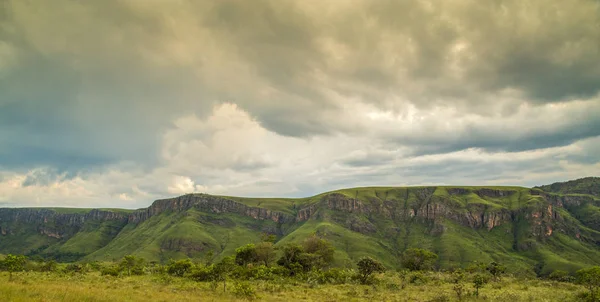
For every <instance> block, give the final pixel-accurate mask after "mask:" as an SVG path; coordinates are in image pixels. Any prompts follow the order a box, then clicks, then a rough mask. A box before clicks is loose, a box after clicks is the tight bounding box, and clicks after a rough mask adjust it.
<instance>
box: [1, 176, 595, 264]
mask: <svg viewBox="0 0 600 302" xmlns="http://www.w3.org/2000/svg"><path fill="white" fill-rule="evenodd" d="M598 188H600V184H599V183H598V178H586V179H582V180H576V181H570V182H567V183H562V184H553V185H549V186H542V187H537V188H534V189H530V188H523V187H453V186H443V187H364V188H352V189H343V190H337V191H332V192H327V193H323V194H319V195H316V196H313V197H308V198H298V199H293V198H241V197H229V196H212V195H206V194H190V195H184V196H180V197H177V198H172V199H164V200H158V201H156V202H154V203H153V205H152V206H150V207H149V208H147V209H140V210H135V211H127V210H115V209H99V210H92V209H65V208H48V209H39V208H38V209H32V208H28V209H0V233H1V235H0V254H6V253H22V254H27V255H30V256H40V257H46V258H55V259H58V260H62V261H76V260H79V261H92V260H113V259H119V258H121V257H123V256H125V255H128V254H134V255H138V256H141V257H144V258H146V259H147V260H149V261H157V262H166V261H168V260H169V259H179V258H186V257H190V258H194V259H202V258H203V257H205V255H206V254H207V253H208V252H211V253H214V255H215V257H216V258H217V259H219V258H222V257H224V256H228V255H231V254H233V253H234V250H235V249H236V248H237V247H239V246H242V245H244V244H247V243H252V242H258V241H259V240H260V238H261V236H262V235H263V234H265V233H266V234H274V235H276V238H277V241H276V246H283V245H285V244H287V243H291V242H299V241H302V240H304V239H305V238H307V237H308V236H311V235H312V234H315V233H316V234H318V235H319V236H321V237H324V238H326V239H328V240H329V241H331V242H332V244H333V245H334V247H335V249H336V252H335V256H336V257H335V259H336V260H335V261H336V262H335V263H336V265H337V266H348V265H350V263H352V262H353V261H355V260H356V259H358V258H360V257H361V256H366V255H369V256H372V257H375V258H377V259H380V260H381V261H382V262H383V263H384V264H385V265H386V266H388V267H396V268H397V267H400V255H401V254H402V252H403V251H404V250H406V249H408V248H414V247H418V248H425V249H429V250H431V251H434V252H435V253H437V254H438V255H439V258H438V263H437V265H438V267H440V268H444V269H448V268H453V267H465V266H467V265H469V264H470V263H472V262H474V261H478V262H490V261H498V262H501V263H504V264H506V265H507V266H508V267H509V268H510V270H511V271H513V272H518V273H522V274H529V275H533V274H548V273H549V272H551V271H553V270H555V269H561V270H566V271H575V270H577V269H579V268H581V267H584V266H589V265H599V264H600V202H599V196H598V195H597V194H596V193H595V192H598Z"/></svg>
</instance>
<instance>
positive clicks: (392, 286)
mask: <svg viewBox="0 0 600 302" xmlns="http://www.w3.org/2000/svg"><path fill="white" fill-rule="evenodd" d="M426 277H427V280H428V281H426V282H425V283H424V284H421V283H419V284H412V283H410V282H409V281H407V280H403V279H402V278H400V277H399V275H398V274H397V273H392V272H390V273H386V274H383V275H381V276H379V278H380V282H379V283H378V284H376V285H359V284H338V285H333V284H315V283H310V282H299V281H296V280H280V281H246V282H245V283H244V284H245V285H246V286H249V287H250V288H252V289H253V290H254V291H255V296H254V298H255V299H257V300H261V301H456V300H457V298H456V293H455V291H454V290H453V286H454V285H453V283H452V282H451V281H450V280H449V277H450V276H449V275H448V274H443V273H429V274H426ZM0 279H2V280H7V279H8V274H7V273H3V274H0ZM235 284H236V281H230V282H228V285H227V287H228V288H229V290H228V291H227V292H223V290H222V285H221V284H220V283H219V284H214V283H210V282H194V281H191V280H188V279H185V278H176V277H164V276H132V277H123V278H115V277H109V276H101V275H99V274H97V273H88V274H75V275H70V274H62V275H58V274H46V273H32V272H28V273H19V274H16V275H15V277H14V279H13V280H12V281H10V282H0V300H2V301H15V302H21V301H23V302H25V301H98V302H100V301H110V302H113V301H144V302H147V301H240V300H248V298H249V297H247V296H245V295H243V294H240V293H237V292H236V289H235V287H236V286H235ZM465 290H466V291H467V292H468V294H467V295H466V298H465V299H463V301H513V302H517V301H577V299H578V298H577V296H578V295H579V294H581V293H583V292H585V289H584V288H583V287H581V286H579V285H575V284H571V283H561V282H555V281H545V280H537V279H515V278H512V277H506V278H503V279H502V280H501V281H499V282H494V283H490V284H487V285H486V286H484V287H483V288H482V289H481V290H480V297H479V298H477V297H474V296H473V295H472V294H471V292H472V291H473V288H472V285H471V284H469V283H465ZM250 298H252V297H250Z"/></svg>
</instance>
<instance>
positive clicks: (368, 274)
mask: <svg viewBox="0 0 600 302" xmlns="http://www.w3.org/2000/svg"><path fill="white" fill-rule="evenodd" d="M356 266H357V267H358V274H359V275H358V276H359V280H360V283H362V284H369V283H372V281H373V280H372V279H373V278H372V276H373V273H383V272H384V271H385V267H384V266H383V264H381V262H379V261H377V260H375V259H373V258H371V257H362V258H360V259H359V260H358V262H357V263H356Z"/></svg>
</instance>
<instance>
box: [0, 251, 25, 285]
mask: <svg viewBox="0 0 600 302" xmlns="http://www.w3.org/2000/svg"><path fill="white" fill-rule="evenodd" d="M25 263H27V258H26V257H25V256H23V255H12V254H8V255H6V257H5V258H4V260H2V267H3V269H5V270H7V271H8V272H9V277H8V280H12V278H13V273H14V272H20V271H23V270H24V269H25Z"/></svg>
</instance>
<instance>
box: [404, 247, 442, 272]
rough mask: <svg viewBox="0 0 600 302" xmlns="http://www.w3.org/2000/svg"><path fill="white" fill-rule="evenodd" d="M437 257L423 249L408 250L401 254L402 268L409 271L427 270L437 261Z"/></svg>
mask: <svg viewBox="0 0 600 302" xmlns="http://www.w3.org/2000/svg"><path fill="white" fill-rule="evenodd" d="M437 258H438V255H436V254H434V253H433V252H431V251H428V250H424V249H415V248H413V249H408V250H406V251H404V253H402V266H404V267H405V268H407V269H409V270H411V271H421V270H429V269H431V268H433V264H434V263H435V261H436V260H437Z"/></svg>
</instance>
